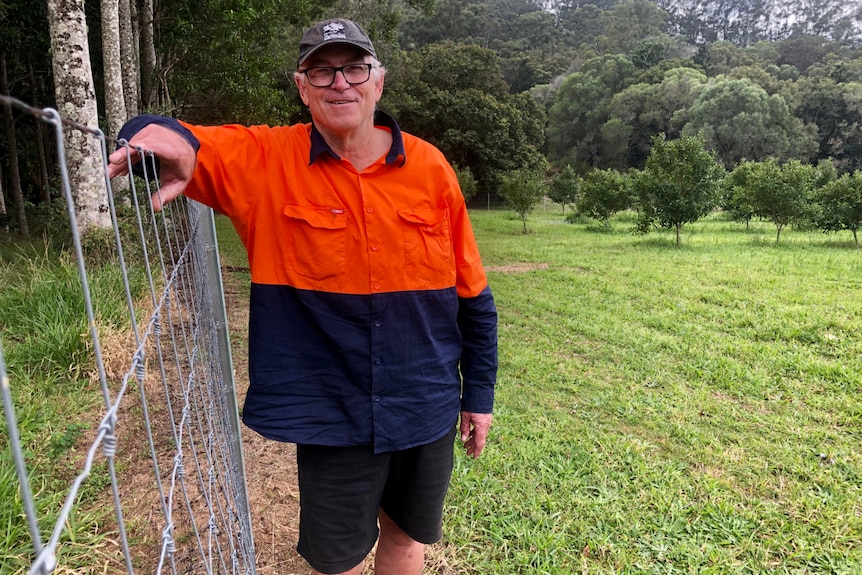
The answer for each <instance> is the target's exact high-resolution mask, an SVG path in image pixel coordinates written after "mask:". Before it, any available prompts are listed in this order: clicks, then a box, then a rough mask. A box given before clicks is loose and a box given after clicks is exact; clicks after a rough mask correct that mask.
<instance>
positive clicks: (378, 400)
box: [374, 395, 380, 403]
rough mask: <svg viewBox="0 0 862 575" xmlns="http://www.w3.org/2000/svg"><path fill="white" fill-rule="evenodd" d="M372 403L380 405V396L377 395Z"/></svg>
mask: <svg viewBox="0 0 862 575" xmlns="http://www.w3.org/2000/svg"><path fill="white" fill-rule="evenodd" d="M374 401H376V402H377V403H380V396H379V395H377V396H375V397H374Z"/></svg>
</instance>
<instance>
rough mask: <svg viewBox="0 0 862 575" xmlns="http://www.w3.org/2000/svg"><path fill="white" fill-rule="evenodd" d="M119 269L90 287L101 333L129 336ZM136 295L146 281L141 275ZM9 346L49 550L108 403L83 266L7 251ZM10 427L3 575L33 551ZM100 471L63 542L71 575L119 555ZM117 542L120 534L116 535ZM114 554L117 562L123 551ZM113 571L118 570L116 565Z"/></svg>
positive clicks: (2, 481)
mask: <svg viewBox="0 0 862 575" xmlns="http://www.w3.org/2000/svg"><path fill="white" fill-rule="evenodd" d="M117 268H118V266H117V263H116V261H113V260H111V259H108V260H107V261H105V262H104V265H99V264H97V263H96V262H90V265H89V267H88V281H89V284H90V289H91V292H92V294H93V301H94V302H95V307H96V314H97V319H96V321H97V324H98V325H100V326H114V327H116V328H117V329H124V330H126V331H127V330H128V329H129V320H128V308H127V305H126V298H125V292H124V291H123V287H122V278H121V276H120V272H119V270H118V269H117ZM131 281H132V284H133V287H132V289H133V290H134V293H136V294H137V293H140V292H141V291H142V289H143V286H144V283H143V282H144V277H143V275H142V274H141V273H140V272H137V273H135V272H133V273H132V277H131ZM0 344H2V346H3V352H4V358H5V363H6V368H7V370H8V375H9V382H10V389H11V391H12V396H13V402H14V405H15V410H16V417H17V421H18V428H19V430H20V436H21V444H22V448H23V450H24V454H25V457H26V461H27V466H28V472H29V474H30V475H29V481H30V484H31V488H32V490H33V491H34V493H35V501H36V507H37V509H36V511H37V514H38V521H39V528H40V531H41V537H42V543H45V542H46V541H47V539H48V537H49V536H50V534H51V530H52V529H53V527H54V524H55V522H56V520H57V517H58V515H59V512H60V509H61V508H62V506H63V504H64V502H65V499H66V496H67V494H68V492H69V488H70V486H71V483H72V481H73V480H74V478H75V477H76V476H77V475H78V474H79V473H80V472H81V471H82V467H83V465H82V461H83V457H84V454H85V452H86V450H87V449H89V446H90V445H91V442H92V440H93V438H94V437H95V433H96V427H97V426H98V423H99V419H100V418H101V415H102V414H103V413H104V402H103V399H102V394H101V391H100V387H99V383H98V381H97V380H94V379H92V378H91V377H90V376H91V374H92V373H93V372H94V371H95V363H94V358H93V354H92V346H91V343H90V333H89V327H88V322H87V316H86V311H85V306H84V299H83V294H82V291H81V283H80V278H79V275H78V268H77V264H76V263H75V260H74V258H73V257H70V256H69V254H68V252H67V251H66V250H64V249H62V248H56V247H52V246H51V245H45V244H44V243H42V242H39V241H35V242H32V243H28V244H26V245H24V244H17V245H11V244H2V245H0ZM7 438H8V434H7V430H6V422H5V419H3V420H2V423H0V501H2V502H3V504H2V505H0V526H2V527H0V573H2V574H3V575H6V574H10V573H22V572H26V571H27V569H28V568H29V565H30V562H31V561H32V560H33V546H32V543H31V541H30V533H29V530H28V527H27V523H26V520H25V517H24V509H23V505H22V502H21V496H20V492H19V489H18V478H17V475H16V473H15V467H14V464H13V461H12V454H11V450H10V447H9V445H8V440H7ZM106 478H107V471H106V469H105V465H104V463H103V462H102V463H98V464H97V465H96V466H95V467H94V469H93V470H92V472H91V475H90V477H89V479H88V481H87V482H85V483H84V485H83V486H82V490H81V491H80V492H79V497H78V503H83V504H84V505H83V506H76V509H75V511H73V513H72V515H71V516H70V517H69V523H68V529H67V532H66V533H65V534H64V535H63V538H62V539H61V541H62V545H61V546H60V548H59V549H58V561H59V562H60V564H61V565H63V566H64V567H67V568H75V567H78V566H92V565H94V564H95V563H94V561H98V562H100V563H102V564H104V563H105V561H103V558H104V553H105V552H106V551H104V550H106V549H108V548H111V549H113V548H112V544H111V543H110V541H109V538H110V537H111V536H112V534H110V533H107V532H105V529H104V526H103V525H104V519H105V517H106V515H107V514H108V513H110V512H111V511H112V509H113V507H112V505H109V504H107V502H108V501H110V493H109V492H108V491H106V490H105V489H104V487H105V482H106V480H107V479H106ZM114 535H115V534H114ZM110 553H113V554H115V551H114V550H111V551H110ZM111 561H114V560H113V559H111Z"/></svg>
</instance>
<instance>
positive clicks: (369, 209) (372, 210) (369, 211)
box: [365, 207, 374, 214]
mask: <svg viewBox="0 0 862 575" xmlns="http://www.w3.org/2000/svg"><path fill="white" fill-rule="evenodd" d="M365 211H366V212H368V213H369V214H373V213H374V208H371V207H369V208H365Z"/></svg>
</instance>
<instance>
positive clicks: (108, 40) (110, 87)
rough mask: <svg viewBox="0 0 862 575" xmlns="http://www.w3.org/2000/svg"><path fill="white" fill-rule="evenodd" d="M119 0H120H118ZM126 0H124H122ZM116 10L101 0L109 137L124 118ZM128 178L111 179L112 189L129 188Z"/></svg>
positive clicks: (109, 1)
mask: <svg viewBox="0 0 862 575" xmlns="http://www.w3.org/2000/svg"><path fill="white" fill-rule="evenodd" d="M120 1H121V2H122V0H120ZM126 3H128V0H126ZM121 28H122V27H121V26H120V14H119V3H118V2H117V0H102V59H103V60H104V69H105V71H104V73H105V116H106V118H107V133H108V135H110V136H112V137H116V135H117V134H118V133H119V132H120V128H122V127H123V124H124V123H125V121H126V120H127V119H128V116H127V115H126V99H125V97H124V94H125V91H124V89H125V87H124V86H123V83H124V82H125V74H124V73H123V64H124V62H123V59H122V56H121V54H122V39H121V38H120V30H121ZM128 182H129V180H128V178H116V179H115V180H114V181H113V182H112V187H113V190H114V192H117V191H120V190H123V191H125V190H128V189H129V183H128Z"/></svg>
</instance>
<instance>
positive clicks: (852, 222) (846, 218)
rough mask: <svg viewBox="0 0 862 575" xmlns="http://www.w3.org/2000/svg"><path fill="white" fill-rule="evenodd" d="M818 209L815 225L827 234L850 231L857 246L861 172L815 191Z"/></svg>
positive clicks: (861, 203)
mask: <svg viewBox="0 0 862 575" xmlns="http://www.w3.org/2000/svg"><path fill="white" fill-rule="evenodd" d="M814 199H815V201H816V204H817V206H818V208H819V214H818V218H817V225H818V227H819V228H820V229H822V230H824V231H827V232H838V231H841V230H850V231H851V232H852V233H853V241H854V242H855V243H856V246H857V247H858V246H859V237H858V235H857V232H858V231H859V226H860V225H862V171H859V170H857V171H855V172H853V173H846V174H844V175H842V176H841V177H840V178H838V179H835V180H832V181H830V182H828V183H826V184H825V185H823V186H822V187H820V188H818V189H817V190H816V191H815V196H814Z"/></svg>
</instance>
